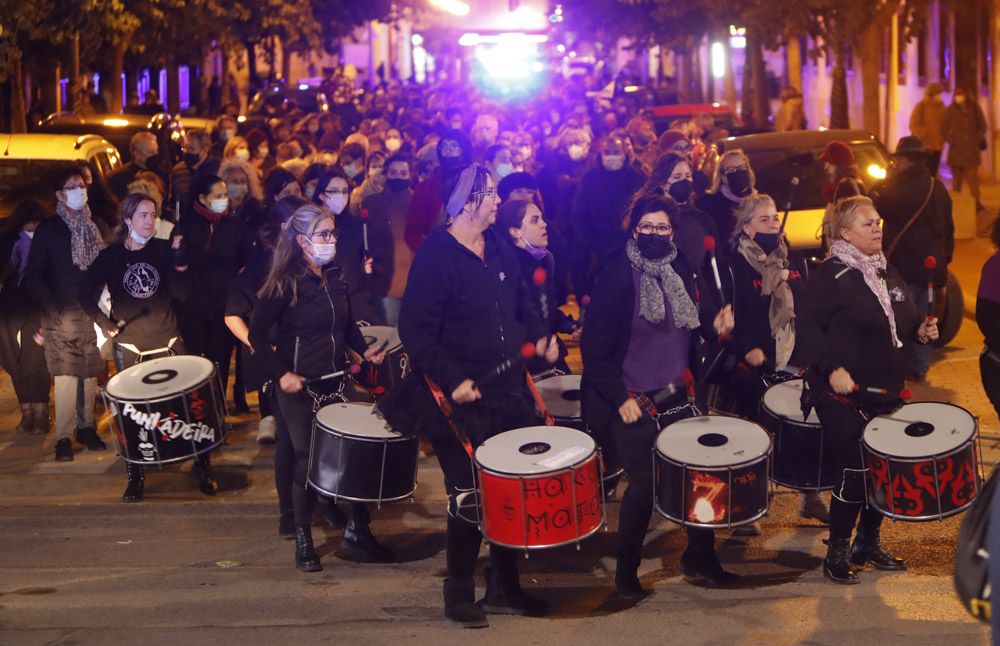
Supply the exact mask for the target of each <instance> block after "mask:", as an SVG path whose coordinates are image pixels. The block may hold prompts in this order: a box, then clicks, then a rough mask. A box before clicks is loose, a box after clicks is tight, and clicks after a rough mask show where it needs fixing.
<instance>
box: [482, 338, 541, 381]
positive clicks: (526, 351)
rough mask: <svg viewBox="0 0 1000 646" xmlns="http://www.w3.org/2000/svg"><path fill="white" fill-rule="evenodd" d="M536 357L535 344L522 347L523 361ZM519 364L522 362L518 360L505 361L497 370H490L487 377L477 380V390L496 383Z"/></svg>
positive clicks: (526, 344) (509, 359) (508, 359)
mask: <svg viewBox="0 0 1000 646" xmlns="http://www.w3.org/2000/svg"><path fill="white" fill-rule="evenodd" d="M534 356H535V346H534V344H532V343H525V344H524V345H522V346H521V357H522V358H523V359H531V358H532V357H534ZM518 363H520V361H518V360H517V359H513V358H507V359H504V360H503V361H502V362H500V364H499V365H497V366H496V367H495V368H493V369H492V370H490V371H489V372H487V373H486V374H485V375H483V376H481V377H480V378H479V379H476V382H475V385H476V388H479V387H480V386H484V385H488V384H490V383H491V382H493V381H496V380H497V379H498V378H499V377H500V376H501V375H503V374H504V373H506V372H507V371H509V370H510V369H511V368H513V367H514V366H516V365H517V364H518Z"/></svg>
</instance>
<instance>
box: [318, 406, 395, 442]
mask: <svg viewBox="0 0 1000 646" xmlns="http://www.w3.org/2000/svg"><path fill="white" fill-rule="evenodd" d="M316 424H317V425H318V426H319V427H320V428H324V429H326V430H328V431H336V432H337V433H339V434H341V435H351V436H354V437H360V438H371V439H376V440H386V439H398V438H400V437H402V436H401V435H400V434H399V433H395V432H393V430H392V428H391V427H390V426H389V423H388V422H386V421H385V420H384V419H382V418H381V417H379V416H378V415H376V414H375V406H374V405H373V404H369V403H364V402H350V403H347V404H344V403H340V404H329V405H327V406H324V407H323V408H321V409H319V410H318V411H316Z"/></svg>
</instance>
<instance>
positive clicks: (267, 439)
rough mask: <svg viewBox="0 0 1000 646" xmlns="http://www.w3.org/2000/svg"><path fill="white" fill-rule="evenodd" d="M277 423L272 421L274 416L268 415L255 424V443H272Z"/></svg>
mask: <svg viewBox="0 0 1000 646" xmlns="http://www.w3.org/2000/svg"><path fill="white" fill-rule="evenodd" d="M276 433H277V424H275V423H274V416H273V415H268V416H267V417H265V418H263V419H261V420H260V423H259V424H257V444H274V441H275V434H276Z"/></svg>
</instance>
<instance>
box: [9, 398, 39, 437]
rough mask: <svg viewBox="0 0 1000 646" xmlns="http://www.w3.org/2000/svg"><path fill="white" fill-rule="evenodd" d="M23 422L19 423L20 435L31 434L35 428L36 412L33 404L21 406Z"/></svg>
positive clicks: (18, 430) (17, 429)
mask: <svg viewBox="0 0 1000 646" xmlns="http://www.w3.org/2000/svg"><path fill="white" fill-rule="evenodd" d="M20 407H21V421H20V422H18V423H17V428H15V429H14V430H16V431H17V432H18V433H30V432H31V429H33V428H34V427H35V410H34V409H33V408H32V406H31V404H21V406H20Z"/></svg>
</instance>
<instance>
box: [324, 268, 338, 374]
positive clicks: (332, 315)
mask: <svg viewBox="0 0 1000 646" xmlns="http://www.w3.org/2000/svg"><path fill="white" fill-rule="evenodd" d="M323 293H324V294H326V300H327V301H329V303H330V343H331V344H332V345H333V353H332V354H331V355H330V361H331V368H332V369H333V370H336V369H337V339H336V337H335V335H334V329H335V327H336V325H337V308H336V307H334V306H333V297H331V296H330V290H329V288H328V287H327V284H326V277H325V276H324V277H323Z"/></svg>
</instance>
